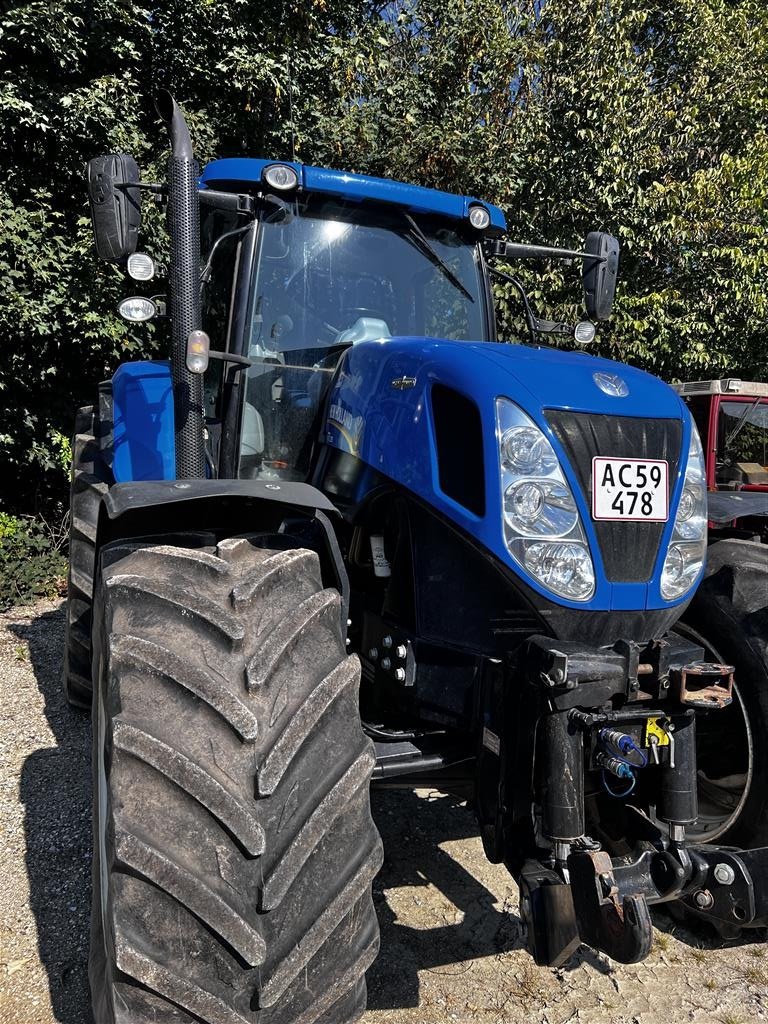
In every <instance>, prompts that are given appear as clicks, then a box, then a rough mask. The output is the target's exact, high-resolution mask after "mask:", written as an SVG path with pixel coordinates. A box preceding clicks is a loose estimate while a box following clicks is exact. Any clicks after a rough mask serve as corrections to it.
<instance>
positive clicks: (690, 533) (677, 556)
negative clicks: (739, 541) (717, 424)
mask: <svg viewBox="0 0 768 1024" xmlns="http://www.w3.org/2000/svg"><path fill="white" fill-rule="evenodd" d="M706 551H707V476H706V471H705V467H704V453H703V451H702V449H701V441H700V440H699V434H698V431H697V430H696V427H695V426H694V425H693V424H691V444H690V447H689V449H688V462H687V465H686V469H685V481H684V483H683V493H682V494H681V495H680V502H679V504H678V506H677V515H676V516H675V525H674V529H673V530H672V538H671V540H670V543H669V549H668V551H667V557H666V558H665V559H664V568H663V569H662V571H661V596H662V597H663V598H664V600H665V601H674V600H676V599H677V598H680V597H682V596H683V595H684V594H687V593H688V591H689V590H690V589H691V587H692V586H693V584H694V583H695V582H696V580H697V578H698V576H699V573H700V572H701V569H702V566H703V565H704V558H705V556H706Z"/></svg>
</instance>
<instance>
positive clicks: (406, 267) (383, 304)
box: [250, 197, 486, 354]
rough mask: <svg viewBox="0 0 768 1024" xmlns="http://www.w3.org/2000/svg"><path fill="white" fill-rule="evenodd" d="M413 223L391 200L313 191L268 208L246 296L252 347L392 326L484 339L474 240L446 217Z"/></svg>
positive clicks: (331, 339)
mask: <svg viewBox="0 0 768 1024" xmlns="http://www.w3.org/2000/svg"><path fill="white" fill-rule="evenodd" d="M414 223H415V230H414V226H413V225H412V223H411V218H410V217H408V216H407V215H405V214H404V213H402V212H401V211H398V210H391V211H390V210H387V209H385V208H381V207H377V206H371V205H361V204H352V203H343V202H340V201H338V200H332V199H327V198H325V199H319V198H317V197H315V198H314V199H308V200H305V201H303V202H300V201H299V202H293V203H290V204H288V203H285V204H284V205H283V204H281V206H279V207H276V208H275V210H274V212H272V213H271V214H269V213H268V214H267V216H266V218H265V219H264V220H263V222H262V229H261V246H260V255H259V260H258V264H257V270H256V282H255V289H254V295H253V300H252V316H251V338H250V347H251V350H252V353H253V354H258V353H259V352H264V353H266V352H285V351H289V350H292V349H306V348H328V347H330V346H333V345H339V344H342V345H343V344H354V343H355V342H356V341H362V340H366V339H367V338H380V337H388V336H392V335H427V336H430V337H438V338H449V339H454V340H467V339H473V340H475V341H482V340H484V339H485V337H486V331H485V329H484V323H485V318H484V310H483V301H482V294H481V289H480V268H479V266H478V262H477V261H478V251H477V249H478V247H477V245H476V244H472V243H471V242H468V241H467V240H466V239H465V238H464V237H462V235H461V234H460V233H459V231H458V230H457V229H455V228H453V227H448V226H446V224H445V222H442V223H440V222H435V221H434V220H433V219H432V220H430V219H428V218H422V219H420V220H418V221H416V220H415V219H414ZM419 231H420V232H421V233H423V236H424V237H425V238H426V240H427V242H428V246H429V248H431V249H432V251H433V253H434V255H435V256H437V257H438V259H435V258H434V257H433V255H432V254H430V252H429V251H428V248H426V247H424V246H423V245H422V244H421V243H420V241H419ZM438 260H440V261H442V263H443V264H444V265H445V266H441V265H440V263H439V262H438ZM360 320H368V321H375V323H368V324H360V323H359V322H360ZM355 328H357V330H356V332H355V333H354V334H348V332H353V331H355ZM363 335H364V336H363ZM254 350H255V352H254Z"/></svg>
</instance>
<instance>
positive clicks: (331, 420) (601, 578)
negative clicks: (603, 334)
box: [324, 338, 691, 611]
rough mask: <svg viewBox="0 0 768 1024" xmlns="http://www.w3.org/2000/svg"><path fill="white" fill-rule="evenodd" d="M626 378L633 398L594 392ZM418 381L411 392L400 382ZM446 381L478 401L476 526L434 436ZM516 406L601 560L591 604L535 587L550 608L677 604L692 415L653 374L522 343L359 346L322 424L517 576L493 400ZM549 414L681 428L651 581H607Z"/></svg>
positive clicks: (343, 368)
mask: <svg viewBox="0 0 768 1024" xmlns="http://www.w3.org/2000/svg"><path fill="white" fill-rule="evenodd" d="M598 371H602V372H607V373H612V374H619V375H620V376H621V377H622V378H623V379H624V381H625V382H626V384H627V385H628V389H629V394H628V395H626V396H625V397H618V396H612V395H607V394H605V393H604V392H603V391H601V390H600V388H599V387H598V386H597V384H596V382H595V380H594V377H593V375H594V374H595V373H596V372H598ZM403 377H406V378H413V379H414V381H415V385H414V386H413V387H412V388H406V389H400V388H393V387H392V382H393V381H399V380H401V379H402V378H403ZM435 383H440V384H444V385H446V386H448V387H451V388H453V389H455V390H456V391H459V392H461V393H462V394H464V395H466V396H467V397H468V398H471V399H472V400H473V401H474V402H475V403H476V405H477V407H478V409H479V411H480V416H481V422H482V429H483V458H484V477H485V481H486V495H485V497H486V502H485V505H486V510H487V511H486V514H485V516H482V517H479V516H476V515H474V514H473V513H472V512H470V511H469V510H468V509H466V508H463V507H462V506H461V505H459V504H458V503H457V502H455V501H454V500H452V499H451V498H450V497H448V495H446V494H444V493H443V492H442V491H441V489H440V477H439V472H438V466H437V458H436V445H435V442H434V438H433V436H432V415H431V391H432V385H433V384H435ZM497 397H504V398H509V399H511V400H512V401H513V402H516V403H517V404H518V405H519V406H520V407H521V408H522V409H524V410H525V412H527V414H528V415H529V416H530V417H531V419H532V420H533V421H534V422H535V423H536V424H537V426H538V427H539V428H540V429H541V430H542V431H543V432H544V433H545V434H546V435H547V437H548V438H549V440H550V443H551V444H552V447H553V448H554V449H555V452H556V453H557V455H558V457H559V459H560V462H561V465H562V467H563V471H564V473H565V475H566V477H567V478H568V482H569V483H570V486H571V489H572V491H573V494H574V496H575V498H576V501H577V504H578V505H579V510H580V512H581V519H582V523H583V525H584V529H585V531H586V534H587V540H588V542H589V546H590V550H591V552H592V557H593V560H594V563H595V574H596V578H597V579H596V591H595V594H594V596H593V598H592V599H591V600H590V601H585V602H578V603H577V602H569V601H566V600H564V599H560V598H557V597H555V596H554V595H553V594H552V593H551V592H549V591H546V590H544V589H542V588H541V587H540V586H539V585H538V584H537V583H536V582H535V580H533V579H530V578H528V577H526V582H527V583H528V585H529V586H531V587H533V589H535V590H538V591H539V593H541V594H542V595H543V596H545V597H547V598H548V600H550V601H554V602H556V603H558V604H561V605H565V606H566V607H573V608H583V609H589V610H594V611H599V610H619V609H625V610H635V609H637V610H640V609H643V608H661V607H668V606H669V605H670V604H674V603H679V602H666V601H664V600H663V599H662V597H661V594H660V590H659V578H660V575H661V567H662V564H663V556H664V552H665V551H666V549H667V546H668V544H669V538H670V535H671V532H672V527H673V521H674V516H675V512H676V510H677V505H678V502H679V500H680V493H681V490H682V485H683V474H684V472H685V463H686V453H687V451H688V445H689V443H690V432H691V427H690V422H691V421H690V416H689V414H688V412H687V410H686V408H685V406H684V405H683V403H682V402H681V400H680V399H679V397H678V396H677V395H676V394H675V392H674V391H673V390H672V389H671V388H669V387H668V386H667V385H666V384H663V383H662V382H661V381H660V380H658V379H656V378H655V377H652V376H650V375H649V374H646V373H643V372H642V371H640V370H636V369H634V368H633V367H630V366H624V365H621V364H618V363H614V362H611V361H609V360H607V359H599V358H595V357H591V356H587V355H584V354H582V353H579V352H562V351H555V350H552V349H536V348H528V347H522V346H518V345H502V344H491V343H474V342H454V341H437V340H435V339H431V338H391V339H388V340H386V341H380V342H361V343H360V344H358V345H355V346H353V347H352V348H350V349H349V350H348V351H347V352H346V353H345V354H344V356H343V358H342V361H341V364H340V368H339V373H338V375H337V378H336V384H335V387H334V389H333V391H332V393H331V395H330V400H329V406H328V418H327V421H326V424H325V432H324V440H325V442H326V444H329V445H331V446H332V447H335V448H339V449H341V450H342V451H348V452H351V453H352V454H354V455H356V456H357V457H358V458H360V459H361V460H362V461H363V462H366V463H367V464H368V465H370V466H372V467H373V468H374V469H376V470H378V472H380V473H382V474H384V475H385V476H388V477H390V478H391V479H392V480H395V481H397V482H398V483H399V484H401V485H402V486H404V487H406V488H407V489H408V490H410V491H411V492H412V493H413V494H415V495H417V496H419V497H420V498H423V499H424V500H425V501H427V502H428V503H429V504H430V505H431V506H432V507H433V508H435V509H436V510H437V511H438V512H441V513H442V514H444V515H445V516H446V517H447V518H448V519H450V520H452V521H453V522H455V523H456V524H457V525H458V526H460V527H461V528H463V529H464V530H465V531H466V532H467V533H468V534H470V535H471V536H473V537H475V538H476V539H477V540H478V541H479V542H480V543H481V544H482V545H483V546H484V547H485V548H486V549H487V550H488V551H490V552H492V554H493V555H494V556H495V557H496V558H498V559H499V561H501V562H503V563H505V564H506V565H508V566H509V567H510V568H511V569H512V570H513V571H514V572H516V573H518V574H519V573H520V572H521V570H520V568H519V567H518V566H517V564H516V563H515V562H514V560H513V559H512V558H511V556H510V554H509V552H508V551H507V548H506V545H505V543H504V536H503V528H502V519H501V508H502V495H501V484H500V480H499V465H498V458H499V456H498V441H497V438H496V414H495V402H496V398H497ZM547 408H561V409H571V410H573V411H574V412H589V413H602V414H608V415H614V416H631V417H638V418H645V419H650V418H660V419H662V418H663V419H678V420H682V421H683V437H682V457H681V459H680V468H679V471H678V474H677V477H676V479H675V480H672V481H670V520H669V522H668V524H667V527H666V530H665V533H664V535H663V538H662V542H661V547H660V554H659V559H658V562H657V565H656V567H655V569H654V573H653V576H652V578H651V581H650V582H649V583H648V584H646V583H640V584H636V583H611V582H610V581H608V580H607V579H606V577H605V573H604V572H603V570H602V563H601V559H600V549H599V545H598V543H597V536H596V534H595V531H594V527H593V523H592V518H591V510H590V509H589V508H588V506H587V503H586V500H585V496H584V495H583V493H582V492H581V488H580V485H579V481H578V478H577V477H576V475H575V473H574V472H573V470H572V468H571V467H570V465H569V463H568V459H567V457H566V455H565V452H564V451H563V450H562V448H561V446H560V443H559V441H558V440H557V437H556V436H555V435H554V433H553V431H552V429H551V427H550V425H549V423H548V421H547V419H546V417H545V415H544V411H543V410H545V409H547Z"/></svg>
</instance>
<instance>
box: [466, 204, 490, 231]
mask: <svg viewBox="0 0 768 1024" xmlns="http://www.w3.org/2000/svg"><path fill="white" fill-rule="evenodd" d="M469 223H470V224H471V225H472V227H473V228H477V230H478V231H485V229H486V228H487V227H488V226H489V224H490V223H491V215H490V213H488V211H487V210H486V208H485V207H484V206H470V208H469Z"/></svg>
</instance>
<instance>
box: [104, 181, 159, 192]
mask: <svg viewBox="0 0 768 1024" xmlns="http://www.w3.org/2000/svg"><path fill="white" fill-rule="evenodd" d="M115 188H119V189H120V190H121V191H123V192H127V191H128V190H129V189H131V188H140V189H143V190H144V191H145V192H154V193H155V194H156V195H162V194H163V193H164V192H166V191H167V189H166V187H165V185H155V184H152V183H150V182H147V181H123V182H119V183H116V184H115Z"/></svg>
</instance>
